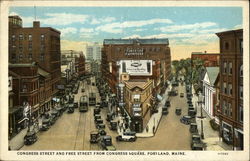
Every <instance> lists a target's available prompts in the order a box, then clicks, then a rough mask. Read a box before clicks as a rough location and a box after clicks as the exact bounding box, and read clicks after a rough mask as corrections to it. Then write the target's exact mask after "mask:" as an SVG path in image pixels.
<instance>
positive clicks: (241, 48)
mask: <svg viewBox="0 0 250 161" xmlns="http://www.w3.org/2000/svg"><path fill="white" fill-rule="evenodd" d="M240 54H243V40H242V39H240Z"/></svg>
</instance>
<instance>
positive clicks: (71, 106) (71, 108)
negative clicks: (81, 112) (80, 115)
mask: <svg viewBox="0 0 250 161" xmlns="http://www.w3.org/2000/svg"><path fill="white" fill-rule="evenodd" d="M68 113H74V104H69V106H68Z"/></svg>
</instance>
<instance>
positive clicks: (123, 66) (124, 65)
mask: <svg viewBox="0 0 250 161" xmlns="http://www.w3.org/2000/svg"><path fill="white" fill-rule="evenodd" d="M122 72H123V73H126V63H125V62H122Z"/></svg>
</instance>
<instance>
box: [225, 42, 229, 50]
mask: <svg viewBox="0 0 250 161" xmlns="http://www.w3.org/2000/svg"><path fill="white" fill-rule="evenodd" d="M224 47H225V48H224V49H226V50H228V49H229V43H228V42H225V46H224Z"/></svg>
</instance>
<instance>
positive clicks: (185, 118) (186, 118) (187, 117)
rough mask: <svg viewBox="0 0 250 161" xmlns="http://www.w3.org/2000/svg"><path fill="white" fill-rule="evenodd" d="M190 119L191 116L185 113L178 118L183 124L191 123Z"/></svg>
mask: <svg viewBox="0 0 250 161" xmlns="http://www.w3.org/2000/svg"><path fill="white" fill-rule="evenodd" d="M191 119H192V117H191V116H187V115H185V116H182V118H181V119H180V121H181V123H183V124H186V125H189V124H190V123H191Z"/></svg>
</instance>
